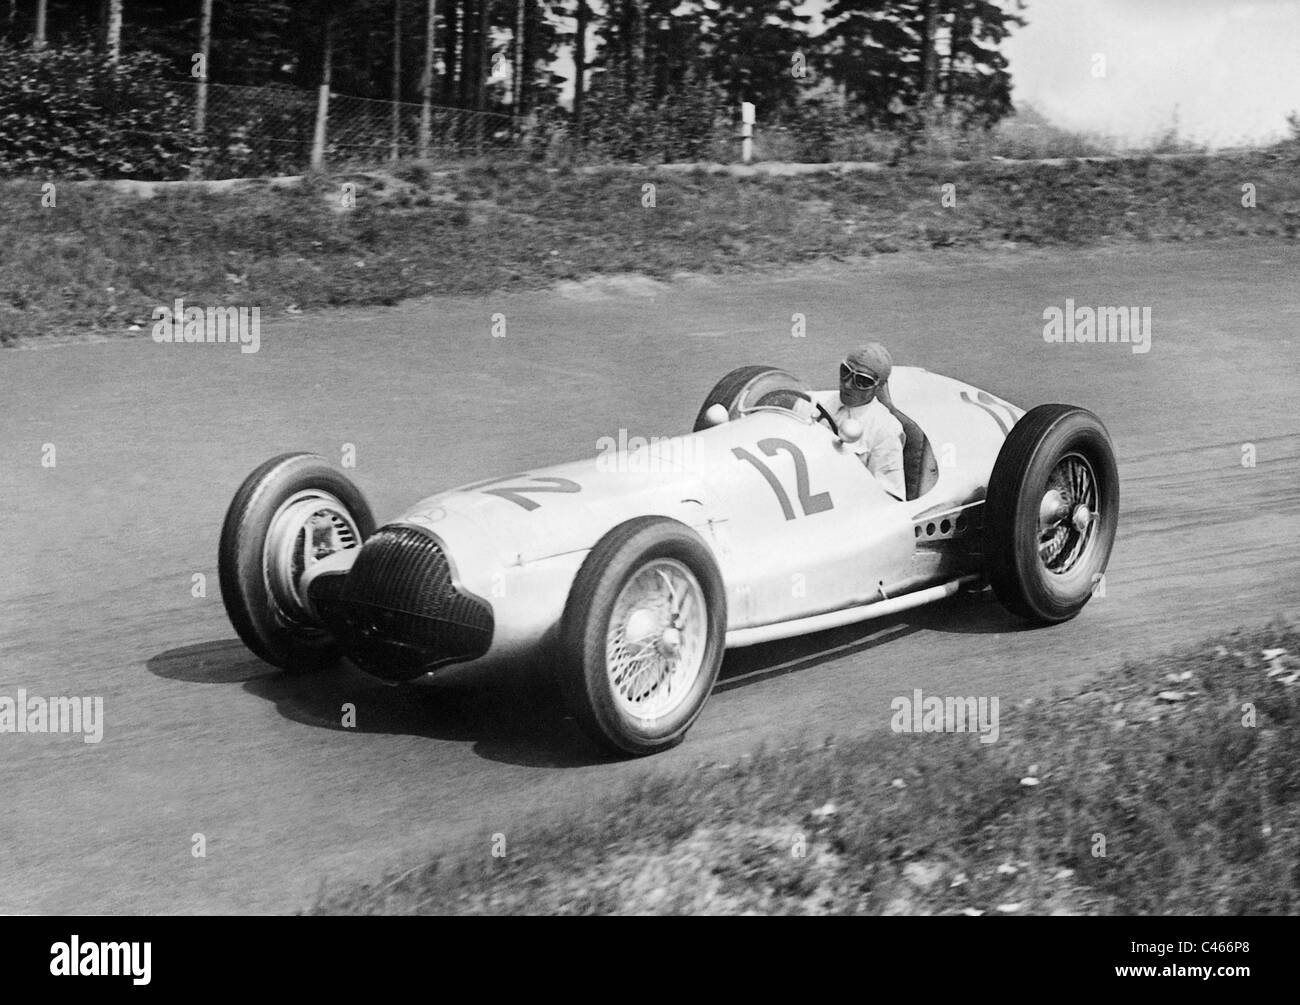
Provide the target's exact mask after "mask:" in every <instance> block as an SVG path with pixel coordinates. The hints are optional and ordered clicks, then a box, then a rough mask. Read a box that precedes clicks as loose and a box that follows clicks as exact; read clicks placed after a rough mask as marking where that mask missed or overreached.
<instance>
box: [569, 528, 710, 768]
mask: <svg viewBox="0 0 1300 1005" xmlns="http://www.w3.org/2000/svg"><path fill="white" fill-rule="evenodd" d="M656 558H674V559H677V560H678V561H679V562H681V563H682V564H683V565H685V566H686V567H687V568H688V569H690V570H691V572H692V573H693V574H694V576H695V578H696V580H697V581H698V582H699V584H700V588H701V590H702V591H703V593H704V602H705V604H706V606H707V608H708V639H707V642H706V646H705V652H704V660H703V663H702V665H701V668H700V676H699V678H698V679H697V680H696V682H695V686H694V687H693V688H692V692H691V694H690V696H689V697H688V698H687V700H686V701H685V702H684V703H683V704H682V706H681V707H680V708H678V709H677V710H676V711H675V712H674V713H673V714H672V715H670V716H668V717H667V718H666V719H665V720H664V721H663V722H662V723H658V724H656V725H655V727H654V728H652V729H649V730H646V729H644V728H641V726H640V724H637V723H634V722H632V721H630V720H629V719H627V718H626V717H625V716H624V715H623V714H622V713H621V712H620V711H619V709H618V707H617V705H616V703H615V701H614V696H613V692H612V689H611V687H610V684H609V675H608V674H607V673H606V669H605V637H606V633H607V631H608V629H609V619H610V616H611V614H612V613H613V606H614V602H615V600H616V599H617V597H618V595H619V592H620V591H621V590H622V589H623V586H624V585H625V584H626V583H627V581H628V580H629V579H630V578H631V577H632V576H633V574H634V573H635V572H636V570H637V569H639V568H640V567H641V566H642V565H644V564H645V563H646V562H647V561H649V560H651V559H656ZM726 634H727V594H726V589H725V587H724V585H723V582H722V574H721V573H720V572H719V571H718V566H717V563H716V562H715V561H714V559H713V554H712V552H710V551H709V548H708V546H707V545H706V544H705V543H704V541H703V540H702V539H701V538H700V536H699V535H698V534H697V533H695V531H693V530H692V529H691V528H689V527H687V526H686V525H685V524H683V523H680V522H678V521H677V520H671V519H669V518H667V517H657V516H645V517H637V518H635V519H633V520H628V521H627V522H625V523H621V524H619V525H618V526H617V527H615V528H614V529H613V530H611V531H609V533H607V534H606V535H605V536H604V537H602V538H601V539H600V541H599V542H597V544H596V547H595V548H593V549H592V550H591V553H590V554H589V555H588V556H587V558H586V560H585V561H584V562H583V563H582V567H581V568H580V569H579V570H578V574H577V576H576V577H574V580H573V586H572V588H571V589H570V590H569V599H568V602H567V604H566V605H565V610H564V617H563V620H562V621H561V624H560V633H559V637H558V644H557V653H556V670H557V675H556V676H557V683H558V684H559V688H560V693H561V694H562V695H563V697H564V702H565V704H566V705H567V706H568V709H569V711H570V713H571V714H572V715H573V718H574V719H575V720H576V721H577V723H578V726H579V727H580V728H581V729H582V731H583V732H584V733H586V734H587V736H589V737H590V738H591V740H592V741H593V742H594V743H595V744H596V745H597V746H599V747H600V748H601V749H602V750H604V751H605V752H607V753H611V754H616V755H620V756H624V757H626V756H627V755H629V754H630V755H633V756H636V757H641V756H644V755H646V754H654V753H658V752H659V751H661V750H667V749H668V748H669V747H674V746H676V745H677V744H679V743H681V742H682V740H683V738H684V737H685V736H686V731H687V730H688V729H690V727H691V725H692V724H693V723H694V722H695V720H696V719H697V718H699V715H700V712H701V711H703V709H704V705H705V703H706V702H707V701H708V699H709V695H710V694H711V693H712V691H713V685H714V683H715V682H716V681H717V678H718V670H719V669H720V668H721V666H722V657H723V653H724V652H725V649H726Z"/></svg>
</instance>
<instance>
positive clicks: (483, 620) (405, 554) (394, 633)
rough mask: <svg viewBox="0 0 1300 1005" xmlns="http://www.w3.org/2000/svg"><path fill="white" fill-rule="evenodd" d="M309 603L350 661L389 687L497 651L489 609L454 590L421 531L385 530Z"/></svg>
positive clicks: (443, 560) (446, 567) (438, 553)
mask: <svg viewBox="0 0 1300 1005" xmlns="http://www.w3.org/2000/svg"><path fill="white" fill-rule="evenodd" d="M340 580H341V582H340ZM311 599H312V603H313V604H314V605H315V607H316V609H317V611H318V612H319V613H320V615H321V618H322V620H323V621H324V622H325V623H326V625H327V626H328V627H329V630H330V632H331V634H333V635H334V637H335V638H336V639H338V641H339V643H340V644H341V645H342V647H343V650H344V652H345V653H346V654H347V655H348V658H349V659H351V660H352V662H354V663H355V664H356V665H357V666H358V667H360V668H361V669H362V670H364V671H365V672H366V673H369V674H372V675H373V676H375V677H380V678H383V679H384V680H394V681H396V680H410V679H412V678H414V677H418V676H420V675H421V674H424V673H428V672H429V671H430V670H436V669H437V668H438V667H441V666H446V665H447V664H449V663H461V662H464V661H466V660H472V659H476V658H478V657H479V656H482V655H483V654H484V653H486V652H487V651H488V647H489V646H491V644H492V631H493V619H492V608H491V607H490V606H489V605H488V604H487V603H486V602H484V601H482V600H480V599H479V598H478V597H475V596H473V595H472V594H470V593H468V592H466V591H464V590H462V589H460V588H459V587H458V586H457V585H456V582H455V580H454V578H453V570H452V566H451V562H450V560H449V559H448V557H447V554H446V552H445V551H444V550H443V548H442V545H441V543H440V542H439V541H438V539H437V538H436V537H434V536H433V535H432V534H430V533H428V532H426V531H423V530H421V529H420V528H418V527H411V526H407V525H404V524H391V525H389V526H387V527H381V528H380V529H379V530H377V531H376V532H375V533H374V534H373V535H372V536H371V537H370V538H369V539H368V540H367V541H366V543H365V544H364V545H363V546H362V548H361V553H360V554H359V555H357V559H356V561H355V562H354V563H353V565H352V568H351V570H350V571H349V572H348V573H347V574H346V575H341V574H337V573H335V574H331V575H324V576H321V577H319V578H317V579H316V580H314V581H313V582H312V585H311Z"/></svg>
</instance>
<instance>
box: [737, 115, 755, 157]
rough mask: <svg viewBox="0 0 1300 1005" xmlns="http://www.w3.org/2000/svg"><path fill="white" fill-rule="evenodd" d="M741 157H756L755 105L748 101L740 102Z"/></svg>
mask: <svg viewBox="0 0 1300 1005" xmlns="http://www.w3.org/2000/svg"><path fill="white" fill-rule="evenodd" d="M740 159H741V160H742V161H744V162H745V163H746V164H748V163H749V162H750V161H751V160H753V159H754V106H753V104H751V103H750V102H748V101H742V102H741V103H740Z"/></svg>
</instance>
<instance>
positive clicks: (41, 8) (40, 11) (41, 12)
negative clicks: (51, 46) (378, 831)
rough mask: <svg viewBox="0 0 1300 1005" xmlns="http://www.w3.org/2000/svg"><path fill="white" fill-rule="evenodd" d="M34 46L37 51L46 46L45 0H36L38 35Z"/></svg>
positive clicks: (33, 40)
mask: <svg viewBox="0 0 1300 1005" xmlns="http://www.w3.org/2000/svg"><path fill="white" fill-rule="evenodd" d="M32 48H33V49H35V50H36V51H37V52H40V51H41V50H42V49H44V48H45V0H36V35H35V37H34V38H33V39H32Z"/></svg>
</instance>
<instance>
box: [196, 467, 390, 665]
mask: <svg viewBox="0 0 1300 1005" xmlns="http://www.w3.org/2000/svg"><path fill="white" fill-rule="evenodd" d="M305 489H320V490H321V491H324V492H329V493H330V494H331V495H333V496H335V497H336V498H337V499H338V500H339V502H341V503H342V504H343V505H344V506H345V507H346V508H347V510H348V512H349V514H350V515H351V516H352V519H353V520H354V521H356V524H357V530H358V532H359V533H360V538H361V541H362V542H364V541H365V539H366V538H368V537H370V535H371V534H373V533H374V532H375V518H374V515H373V514H372V513H371V512H370V505H369V504H368V503H367V502H366V500H365V497H364V496H363V495H362V494H361V492H360V490H359V489H357V487H356V486H355V485H353V484H352V482H351V481H350V480H349V479H348V478H347V476H345V475H343V474H341V473H340V472H338V471H336V470H335V469H334V468H333V467H331V466H330V464H329V463H328V462H327V461H326V460H325V459H324V458H323V457H321V456H319V455H318V454H281V455H280V456H278V457H273V458H271V459H270V460H269V461H267V462H266V463H265V464H262V465H261V466H260V467H258V468H257V469H256V470H255V471H254V472H253V473H252V474H251V475H249V476H248V477H247V478H246V479H244V483H243V484H242V485H241V486H240V487H239V491H238V492H236V493H235V498H234V499H232V500H231V502H230V508H229V509H228V510H226V519H225V521H224V523H222V525H221V543H220V545H219V546H218V549H217V569H218V573H219V578H220V582H221V600H222V603H224V604H225V606H226V614H227V615H228V616H229V618H230V623H231V624H232V625H234V626H235V631H236V632H237V633H238V634H239V637H240V639H242V640H243V642H244V645H246V646H248V648H249V649H251V650H252V651H253V652H254V653H256V654H257V655H258V656H260V657H261V658H262V659H264V660H266V662H268V663H270V664H272V665H273V666H277V667H280V668H282V669H284V670H321V669H324V668H325V667H328V666H331V665H333V664H334V663H336V662H337V661H338V659H339V655H340V653H339V650H338V647H337V646H336V645H335V644H334V641H333V639H331V638H330V637H329V636H328V635H327V634H324V633H323V631H316V632H304V631H302V630H295V628H294V627H293V626H289V625H285V624H283V623H282V622H281V621H280V620H279V619H277V618H276V616H275V613H274V605H273V600H272V598H271V596H270V593H269V591H268V590H267V586H266V581H265V579H264V577H263V575H262V549H263V545H264V543H265V540H266V534H267V531H268V530H269V529H270V525H271V518H272V517H274V516H275V512H276V510H278V509H279V508H280V505H281V504H282V503H283V502H284V501H285V500H286V499H288V498H289V497H290V496H292V495H293V494H294V493H295V492H301V491H303V490H305Z"/></svg>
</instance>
